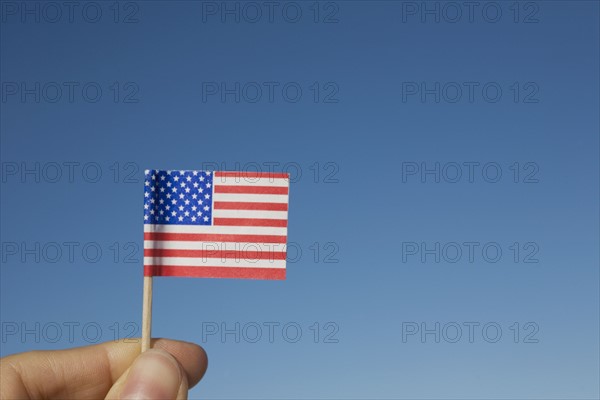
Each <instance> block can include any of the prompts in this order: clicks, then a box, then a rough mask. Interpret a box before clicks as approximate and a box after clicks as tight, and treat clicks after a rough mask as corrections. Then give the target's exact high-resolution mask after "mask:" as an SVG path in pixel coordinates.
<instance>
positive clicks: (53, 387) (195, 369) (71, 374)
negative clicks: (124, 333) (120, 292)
mask: <svg viewBox="0 0 600 400" xmlns="http://www.w3.org/2000/svg"><path fill="white" fill-rule="evenodd" d="M207 365H208V358H207V356H206V353H205V351H204V349H202V347H200V346H198V345H196V344H193V343H187V342H181V341H176V340H168V339H156V340H153V341H152V348H151V349H150V350H148V351H146V352H144V353H143V354H140V341H139V340H138V341H137V343H133V342H132V340H131V339H129V342H125V341H120V342H106V343H102V344H97V345H94V346H86V347H79V348H74V349H69V350H58V351H31V352H27V353H20V354H15V355H11V356H8V357H4V358H2V359H0V399H61V400H63V399H93V400H98V399H161V400H166V399H177V400H181V399H187V398H188V388H191V387H193V386H194V385H195V384H196V383H198V381H200V379H201V378H202V376H203V375H204V373H205V372H206V368H207Z"/></svg>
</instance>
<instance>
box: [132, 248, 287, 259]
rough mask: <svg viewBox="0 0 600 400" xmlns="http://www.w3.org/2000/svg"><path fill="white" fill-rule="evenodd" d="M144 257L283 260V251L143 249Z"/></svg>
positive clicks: (284, 254)
mask: <svg viewBox="0 0 600 400" xmlns="http://www.w3.org/2000/svg"><path fill="white" fill-rule="evenodd" d="M144 257H198V258H220V259H222V260H227V259H230V260H232V259H233V260H285V257H286V253H285V251H268V250H262V251H261V250H241V251H240V250H238V251H236V250H216V249H215V250H176V249H144Z"/></svg>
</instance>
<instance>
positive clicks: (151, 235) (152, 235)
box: [144, 232, 287, 243]
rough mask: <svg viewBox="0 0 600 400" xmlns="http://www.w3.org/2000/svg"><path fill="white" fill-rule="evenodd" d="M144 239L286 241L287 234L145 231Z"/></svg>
mask: <svg viewBox="0 0 600 400" xmlns="http://www.w3.org/2000/svg"><path fill="white" fill-rule="evenodd" d="M144 240H177V241H182V242H248V243H285V242H286V240H287V236H279V235H230V234H213V233H167V232H144Z"/></svg>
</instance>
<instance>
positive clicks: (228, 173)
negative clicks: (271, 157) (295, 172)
mask: <svg viewBox="0 0 600 400" xmlns="http://www.w3.org/2000/svg"><path fill="white" fill-rule="evenodd" d="M215 177H217V178H220V177H233V178H237V177H240V178H273V179H274V178H283V179H290V174H287V173H279V172H252V171H215Z"/></svg>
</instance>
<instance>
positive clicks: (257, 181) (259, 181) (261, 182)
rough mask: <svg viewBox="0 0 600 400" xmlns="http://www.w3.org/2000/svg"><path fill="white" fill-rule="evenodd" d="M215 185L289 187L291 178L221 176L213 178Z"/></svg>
mask: <svg viewBox="0 0 600 400" xmlns="http://www.w3.org/2000/svg"><path fill="white" fill-rule="evenodd" d="M213 183H214V184H215V185H219V186H221V185H227V186H277V187H288V186H289V185H290V181H289V179H286V178H250V177H244V176H221V177H215V178H214V179H213Z"/></svg>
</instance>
